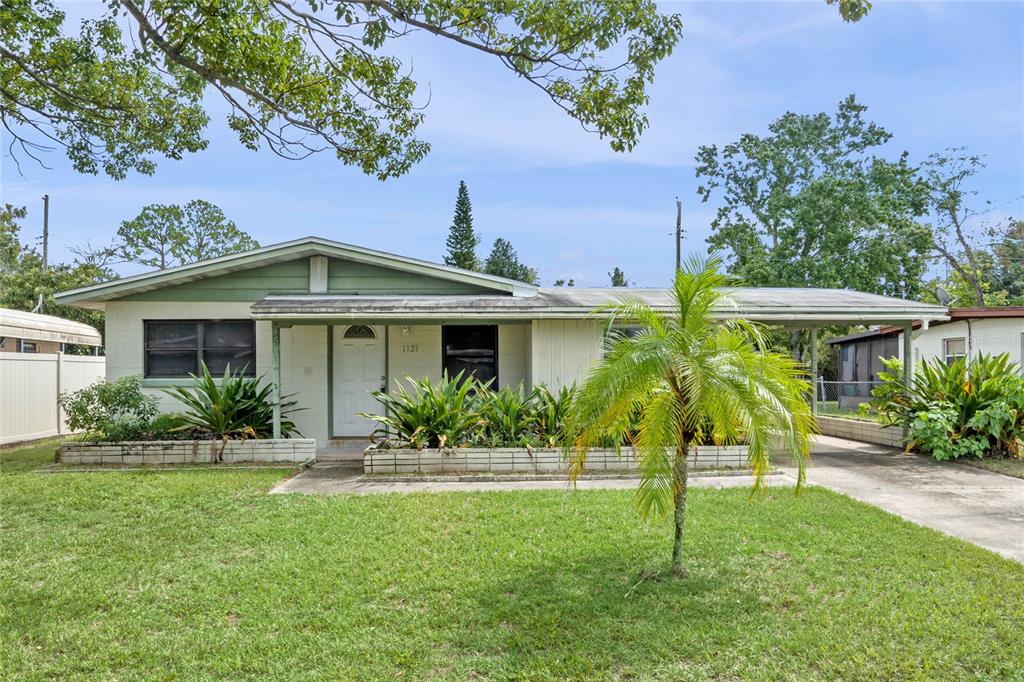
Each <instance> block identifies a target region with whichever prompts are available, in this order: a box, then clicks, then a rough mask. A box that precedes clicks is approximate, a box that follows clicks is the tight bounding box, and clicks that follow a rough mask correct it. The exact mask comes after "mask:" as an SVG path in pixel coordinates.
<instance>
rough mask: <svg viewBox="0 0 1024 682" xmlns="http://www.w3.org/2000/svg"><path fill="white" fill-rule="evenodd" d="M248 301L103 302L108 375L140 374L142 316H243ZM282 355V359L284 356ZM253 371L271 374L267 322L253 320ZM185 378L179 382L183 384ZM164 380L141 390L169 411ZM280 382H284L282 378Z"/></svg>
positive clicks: (172, 406)
mask: <svg viewBox="0 0 1024 682" xmlns="http://www.w3.org/2000/svg"><path fill="white" fill-rule="evenodd" d="M249 305H250V304H248V303H239V302H189V303H187V304H183V303H179V302H143V301H111V302H109V303H107V305H106V320H105V328H106V355H107V379H108V380H111V381H112V380H114V379H118V378H120V377H123V376H130V375H132V374H139V375H141V374H142V373H143V372H144V369H145V361H144V358H143V330H142V327H143V325H142V321H143V320H218V319H220V320H228V319H237V320H246V319H249ZM283 357H284V356H283V355H282V359H283ZM256 374H257V375H259V376H263V375H267V377H268V380H269V374H270V323H269V322H262V321H258V322H256ZM187 382H188V380H184V381H182V382H181V383H182V384H183V385H184V384H186V383H187ZM167 384H168V382H167V381H166V380H161V381H145V382H143V390H144V391H145V392H146V393H149V394H151V395H154V396H156V397H157V398H158V400H159V402H160V409H161V410H165V411H169V410H175V409H178V408H179V404H178V403H177V402H176V401H175V400H174V399H173V398H171V397H170V396H168V395H166V394H165V393H164V391H163V390H162V389H163V387H165V386H167ZM282 384H283V382H282Z"/></svg>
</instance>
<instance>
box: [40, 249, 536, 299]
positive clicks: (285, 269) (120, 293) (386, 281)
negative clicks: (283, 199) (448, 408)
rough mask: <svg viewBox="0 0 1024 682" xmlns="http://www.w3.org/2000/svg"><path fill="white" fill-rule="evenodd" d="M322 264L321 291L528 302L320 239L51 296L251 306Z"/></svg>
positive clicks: (509, 287) (504, 285)
mask: <svg viewBox="0 0 1024 682" xmlns="http://www.w3.org/2000/svg"><path fill="white" fill-rule="evenodd" d="M310 256H326V257H327V258H328V259H329V261H328V263H329V268H328V291H329V292H331V293H345V294H359V293H367V294H405V293H409V294H446V293H452V294H473V293H488V294H492V295H493V294H505V295H520V296H521V295H526V296H529V295H533V294H534V293H535V292H536V290H537V288H536V287H535V286H533V285H531V284H526V283H524V282H517V281H515V280H510V279H505V278H503V277H494V276H493V275H486V274H483V273H479V272H472V271H469V270H462V269H460V268H453V267H449V266H446V265H440V264H437V263H430V262H427V261H421V260H417V259H414V258H406V257H404V256H398V255H395V254H390V253H385V252H383V251H374V250H372V249H366V248H363V247H359V246H353V245H351V244H342V243H340V242H334V241H330V240H327V239H321V238H319V237H306V238H303V239H297V240H294V241H290V242H284V243H281V244H274V245H272V246H265V247H262V248H259V249H254V250H252V251H246V252H243V253H238V254H232V255H229V256H222V257H220V258H214V259H211V260H207V261H201V262H199V263H192V264H189V265H182V266H179V267H176V268H168V269H166V270H157V271H155V272H149V273H145V274H142V275H135V276H132V277H125V278H124V279H118V280H113V281H110V282H105V283H103V284H96V285H93V286H89V287H83V288H81V289H73V290H71V291H65V292H62V293H60V294H57V296H56V297H55V298H56V300H57V302H58V303H61V304H64V305H67V304H72V305H78V306H81V307H85V308H97V309H101V308H102V307H103V304H104V303H105V302H106V301H112V300H128V299H130V300H150V301H155V300H161V301H177V300H181V301H195V300H221V301H225V300H226V301H232V300H238V301H255V300H258V299H260V298H262V297H263V296H266V295H268V294H271V293H301V292H308V291H309V257H310Z"/></svg>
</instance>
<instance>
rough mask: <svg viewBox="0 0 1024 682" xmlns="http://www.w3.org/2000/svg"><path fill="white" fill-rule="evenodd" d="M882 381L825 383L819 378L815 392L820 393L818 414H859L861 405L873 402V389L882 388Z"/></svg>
mask: <svg viewBox="0 0 1024 682" xmlns="http://www.w3.org/2000/svg"><path fill="white" fill-rule="evenodd" d="M881 384H882V382H881V381H825V380H824V379H822V378H821V377H818V381H817V382H816V384H815V390H816V391H817V393H818V412H820V413H821V414H844V413H851V412H857V411H858V407H859V406H860V404H861V403H866V402H868V401H869V400H871V389H873V388H874V387H876V386H881Z"/></svg>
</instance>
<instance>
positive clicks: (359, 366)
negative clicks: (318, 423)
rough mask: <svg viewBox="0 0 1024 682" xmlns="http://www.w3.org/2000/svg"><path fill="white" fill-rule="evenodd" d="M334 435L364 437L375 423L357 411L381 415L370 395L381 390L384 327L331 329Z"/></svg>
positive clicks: (378, 406)
mask: <svg viewBox="0 0 1024 682" xmlns="http://www.w3.org/2000/svg"><path fill="white" fill-rule="evenodd" d="M333 329H334V332H333V333H334V377H333V381H332V384H333V388H334V399H333V408H334V415H333V416H332V420H331V425H332V427H333V429H332V430H333V433H332V435H334V436H350V437H359V438H366V437H368V436H369V435H370V433H372V432H373V431H374V429H376V428H377V426H378V424H377V423H376V422H374V421H372V420H370V419H367V418H366V417H360V416H359V413H360V412H367V413H370V414H383V413H384V408H383V406H382V405H381V404H380V403H379V402H377V401H376V400H374V399H373V396H372V395H371V393H373V392H374V391H379V390H381V389H382V388H384V383H385V377H384V352H385V351H384V327H370V326H367V325H362V324H354V325H349V326H337V327H334V328H333Z"/></svg>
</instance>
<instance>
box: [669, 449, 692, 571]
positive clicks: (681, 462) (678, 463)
mask: <svg viewBox="0 0 1024 682" xmlns="http://www.w3.org/2000/svg"><path fill="white" fill-rule="evenodd" d="M688 441H689V439H688V438H686V436H680V438H679V444H678V445H676V457H675V462H674V465H673V472H672V473H673V478H674V479H675V481H674V483H675V486H674V488H675V490H674V494H673V496H672V501H673V502H674V503H675V523H676V532H675V541H674V542H673V544H672V574H673V575H679V576H685V575H686V569H685V568H683V519H684V518H686V485H687V472H686V451H687V450H688V449H689V445H690V444H689V442H688Z"/></svg>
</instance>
